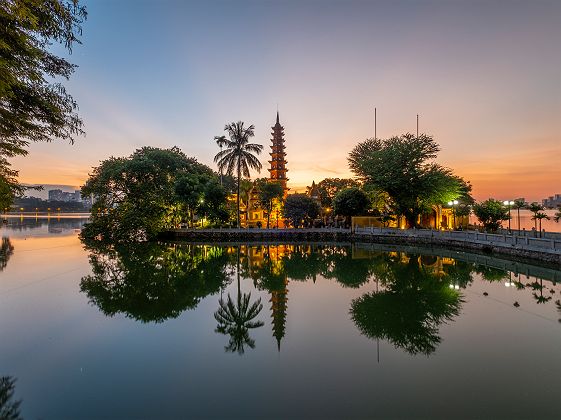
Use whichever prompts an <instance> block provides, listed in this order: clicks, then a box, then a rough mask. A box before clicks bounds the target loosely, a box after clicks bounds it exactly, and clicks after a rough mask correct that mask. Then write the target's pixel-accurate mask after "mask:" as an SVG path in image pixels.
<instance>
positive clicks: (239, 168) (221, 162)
mask: <svg viewBox="0 0 561 420" xmlns="http://www.w3.org/2000/svg"><path fill="white" fill-rule="evenodd" d="M254 130H255V127H254V126H253V125H250V126H249V127H247V128H245V127H244V123H243V122H242V121H238V122H237V123H230V124H227V125H226V126H225V127H224V131H226V132H227V133H228V137H230V139H229V140H228V139H227V138H226V137H225V136H221V137H217V138H215V139H216V143H217V144H218V146H220V147H221V148H222V147H224V150H221V151H220V152H219V153H218V154H217V155H216V156H215V157H214V162H216V163H217V164H218V168H219V169H220V171H221V172H224V171H226V173H227V174H228V175H232V174H234V171H235V172H236V175H237V180H238V197H237V209H238V211H237V218H236V219H237V225H238V228H239V227H240V181H241V178H242V175H243V176H246V177H249V170H250V169H255V170H257V172H260V171H261V168H262V167H263V166H262V165H261V162H259V159H257V157H256V156H255V155H254V153H255V154H260V153H261V151H262V150H263V146H262V145H260V144H256V143H250V142H249V138H250V137H253V136H254V135H255V133H254Z"/></svg>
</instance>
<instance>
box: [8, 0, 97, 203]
mask: <svg viewBox="0 0 561 420" xmlns="http://www.w3.org/2000/svg"><path fill="white" fill-rule="evenodd" d="M86 16H87V13H86V8H85V7H84V6H81V5H80V4H79V1H78V0H71V1H62V0H47V1H37V0H9V1H5V0H4V1H0V75H1V76H0V190H1V191H0V195H2V196H3V197H2V203H3V205H4V206H6V203H8V204H9V201H10V200H9V199H6V189H7V190H9V191H10V193H11V196H12V197H14V196H20V195H21V194H22V192H23V190H24V187H23V186H21V185H20V184H18V183H17V180H16V177H17V171H13V170H11V169H10V168H9V163H8V161H7V158H11V157H14V156H25V155H26V154H27V150H26V148H27V146H28V145H29V143H30V142H32V141H33V142H36V141H51V140H53V139H55V138H59V139H64V140H69V141H70V142H73V141H74V139H75V137H76V136H78V135H81V134H83V131H82V120H81V119H80V118H79V117H78V115H77V113H76V111H77V109H78V105H77V103H76V102H75V101H74V99H73V98H72V96H70V94H68V93H67V92H66V89H65V87H64V85H63V84H62V83H60V82H59V80H60V79H61V78H64V79H68V78H69V77H70V76H71V75H72V73H73V72H74V70H75V69H76V66H75V65H73V64H71V63H70V62H68V61H67V60H66V59H64V58H62V57H58V56H56V55H55V54H53V49H52V48H51V46H52V45H53V44H54V43H60V44H63V45H64V47H65V48H66V49H67V50H68V51H69V52H72V47H73V45H74V44H75V43H80V40H79V39H78V37H79V36H80V35H81V34H82V27H81V25H82V23H83V21H84V20H85V19H86ZM8 195H10V194H8Z"/></svg>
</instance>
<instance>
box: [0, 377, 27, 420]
mask: <svg viewBox="0 0 561 420" xmlns="http://www.w3.org/2000/svg"><path fill="white" fill-rule="evenodd" d="M15 382H16V380H15V378H13V377H11V376H2V377H0V419H2V420H19V419H21V418H22V417H21V415H20V409H19V406H20V405H21V401H19V400H18V401H16V400H14V392H15V387H16V385H15Z"/></svg>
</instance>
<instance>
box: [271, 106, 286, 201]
mask: <svg viewBox="0 0 561 420" xmlns="http://www.w3.org/2000/svg"><path fill="white" fill-rule="evenodd" d="M271 128H272V129H273V132H272V133H271V135H272V136H273V138H272V139H271V141H272V142H273V144H272V145H271V153H269V154H270V155H271V160H270V161H269V163H270V164H271V168H270V169H269V172H270V177H269V178H270V179H271V181H276V182H279V183H280V184H281V185H282V188H283V190H284V196H285V197H286V195H287V194H288V190H289V188H288V187H287V186H286V182H287V181H288V178H287V177H286V172H287V171H288V169H286V163H287V162H286V152H285V151H284V150H285V148H286V147H285V145H284V127H283V126H282V125H280V122H279V111H277V123H276V124H275V126H274V127H271Z"/></svg>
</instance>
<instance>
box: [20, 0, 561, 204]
mask: <svg viewBox="0 0 561 420" xmlns="http://www.w3.org/2000/svg"><path fill="white" fill-rule="evenodd" d="M83 3H84V4H85V5H86V6H87V9H88V14H89V16H88V20H87V21H86V22H85V24H84V26H83V36H82V38H81V40H82V45H76V46H75V48H74V50H73V53H72V54H71V55H70V56H69V57H70V60H71V61H72V62H73V63H75V64H77V65H78V66H79V67H78V68H77V70H76V72H75V74H74V75H73V76H72V77H71V79H70V80H69V81H68V82H66V83H65V84H66V86H67V88H68V90H69V92H70V93H71V94H72V95H73V97H74V98H75V99H76V101H77V102H78V104H79V106H80V111H79V114H80V116H81V117H82V119H83V120H84V125H85V131H86V133H87V134H86V136H85V137H79V138H77V139H76V142H75V143H74V144H73V145H71V144H67V143H65V142H63V141H62V142H61V141H58V140H54V141H53V142H50V143H44V144H33V145H32V146H31V147H30V154H29V156H27V157H25V158H17V159H14V161H13V166H14V168H15V169H18V170H19V171H20V180H21V182H25V183H43V184H64V185H71V186H79V185H82V184H83V183H84V182H85V180H86V179H87V176H88V173H89V172H90V171H91V168H92V167H95V166H97V165H98V164H99V163H100V161H102V160H104V159H107V158H108V157H110V156H128V155H130V154H131V153H132V152H133V151H134V150H136V149H137V148H139V147H142V146H147V145H150V146H155V147H172V146H179V147H180V148H181V149H182V150H183V151H184V152H185V153H186V154H187V155H188V156H194V157H196V158H197V159H198V160H199V161H200V162H202V163H205V164H207V165H209V166H211V167H212V168H213V169H216V166H215V165H214V163H213V157H214V155H215V154H216V153H217V152H218V148H217V146H216V144H215V142H214V140H213V139H214V136H216V135H221V134H224V132H223V130H224V125H225V124H226V123H230V122H233V121H240V120H241V121H244V122H245V123H246V124H253V125H255V137H254V139H253V140H254V142H256V143H260V144H262V145H264V146H265V150H264V153H263V154H262V155H261V161H262V163H263V165H264V169H263V170H262V172H261V176H267V175H268V171H267V170H266V168H267V165H268V164H267V160H268V157H269V156H268V152H269V151H270V147H269V146H270V145H271V126H272V125H274V122H275V116H276V111H277V107H278V110H279V114H280V120H281V124H282V125H283V126H284V128H285V139H286V151H287V160H288V169H289V172H288V177H289V178H290V180H289V187H291V188H292V189H293V190H296V191H298V190H302V189H303V188H304V187H305V186H307V185H311V183H312V181H314V180H315V181H316V182H318V181H320V180H322V179H323V178H327V177H351V176H352V175H353V174H352V173H351V172H350V170H349V168H348V165H347V156H348V153H349V152H350V151H351V150H352V148H353V147H354V146H355V145H356V144H357V143H358V142H360V141H363V140H364V139H366V138H368V137H373V136H374V108H376V109H377V136H378V137H379V138H388V137H391V136H394V135H399V134H403V133H406V132H412V133H414V132H415V130H416V115H417V114H419V121H420V132H423V133H426V134H429V135H432V136H433V137H434V139H435V140H436V141H437V142H438V143H439V144H440V146H441V149H442V150H441V152H440V154H439V157H438V159H437V160H438V162H439V163H441V164H443V165H445V166H448V167H450V168H452V169H453V170H454V171H455V172H456V173H457V174H458V175H460V176H462V177H464V178H465V179H466V180H469V181H470V182H471V183H472V185H473V193H474V196H475V198H476V199H479V200H483V199H486V198H489V197H494V198H497V199H511V198H517V197H525V198H526V199H527V200H529V201H533V200H541V199H542V198H544V197H547V196H550V195H553V194H554V193H561V185H560V184H561V181H560V180H561V165H560V164H559V162H561V141H560V140H561V135H560V133H561V54H560V53H559V51H560V49H559V48H560V45H561V1H558V0H534V1H531V2H528V1H518V0H509V1H491V0H487V1H455V0H440V1H422V0H417V1H412V0H411V1H399V0H397V1H396V0H394V1H330V0H322V1H320V0H315V1H306V0H300V1H290V0H283V1H267V0H260V1H241V0H240V1H212V0H206V1H204V2H201V1H193V2H189V1H172V0H161V1H156V0H152V1H148V0H118V1H115V0H90V1H85V2H83ZM55 50H56V51H58V52H59V53H60V54H61V55H62V54H65V53H64V51H63V49H62V47H55ZM254 176H258V174H254Z"/></svg>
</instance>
